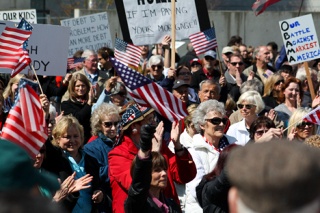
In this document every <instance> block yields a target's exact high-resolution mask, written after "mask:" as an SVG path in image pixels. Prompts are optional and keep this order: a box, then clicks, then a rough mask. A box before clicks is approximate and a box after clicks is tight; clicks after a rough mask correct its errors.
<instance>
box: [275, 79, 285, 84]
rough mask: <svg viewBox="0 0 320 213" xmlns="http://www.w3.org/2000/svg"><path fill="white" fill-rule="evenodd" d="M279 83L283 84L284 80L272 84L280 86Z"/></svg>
mask: <svg viewBox="0 0 320 213" xmlns="http://www.w3.org/2000/svg"><path fill="white" fill-rule="evenodd" d="M281 83H284V80H283V79H281V80H278V81H277V82H276V83H274V85H279V84H281Z"/></svg>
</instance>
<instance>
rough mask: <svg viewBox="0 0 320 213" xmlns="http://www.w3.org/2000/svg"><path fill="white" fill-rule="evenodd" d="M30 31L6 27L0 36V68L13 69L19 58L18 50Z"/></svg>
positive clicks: (19, 52)
mask: <svg viewBox="0 0 320 213" xmlns="http://www.w3.org/2000/svg"><path fill="white" fill-rule="evenodd" d="M31 33H32V32H31V31H26V30H20V29H17V28H12V27H6V28H5V29H4V31H3V32H2V34H1V36H0V68H8V69H15V68H16V66H17V65H18V63H19V59H20V57H21V53H22V52H21V51H20V48H22V44H23V42H24V41H26V40H27V39H28V38H29V37H30V35H31Z"/></svg>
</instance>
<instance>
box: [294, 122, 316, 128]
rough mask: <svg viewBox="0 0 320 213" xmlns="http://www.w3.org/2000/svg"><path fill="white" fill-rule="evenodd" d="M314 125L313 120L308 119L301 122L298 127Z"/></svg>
mask: <svg viewBox="0 0 320 213" xmlns="http://www.w3.org/2000/svg"><path fill="white" fill-rule="evenodd" d="M307 125H308V126H309V127H310V126H312V125H313V123H311V122H306V121H302V122H301V123H299V124H298V125H297V127H298V128H305V127H306V126H307Z"/></svg>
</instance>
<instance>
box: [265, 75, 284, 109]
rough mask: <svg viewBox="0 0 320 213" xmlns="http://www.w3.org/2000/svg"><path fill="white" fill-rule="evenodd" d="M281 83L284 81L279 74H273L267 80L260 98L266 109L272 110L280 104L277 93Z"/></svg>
mask: <svg viewBox="0 0 320 213" xmlns="http://www.w3.org/2000/svg"><path fill="white" fill-rule="evenodd" d="M283 83H284V79H283V77H282V76H281V75H280V74H273V75H271V76H270V77H269V78H267V80H266V83H265V85H264V94H263V98H262V99H263V101H264V103H265V104H266V106H267V107H270V108H272V109H273V108H275V107H276V106H278V105H279V104H280V103H281V102H280V100H279V93H280V91H281V86H282V84H283Z"/></svg>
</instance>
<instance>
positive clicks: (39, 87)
mask: <svg viewBox="0 0 320 213" xmlns="http://www.w3.org/2000/svg"><path fill="white" fill-rule="evenodd" d="M31 69H32V71H33V73H34V75H35V76H36V79H37V82H38V84H39V88H40V91H41V94H44V93H43V90H42V87H41V84H40V81H39V78H38V75H37V73H36V71H35V70H34V67H33V65H31Z"/></svg>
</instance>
